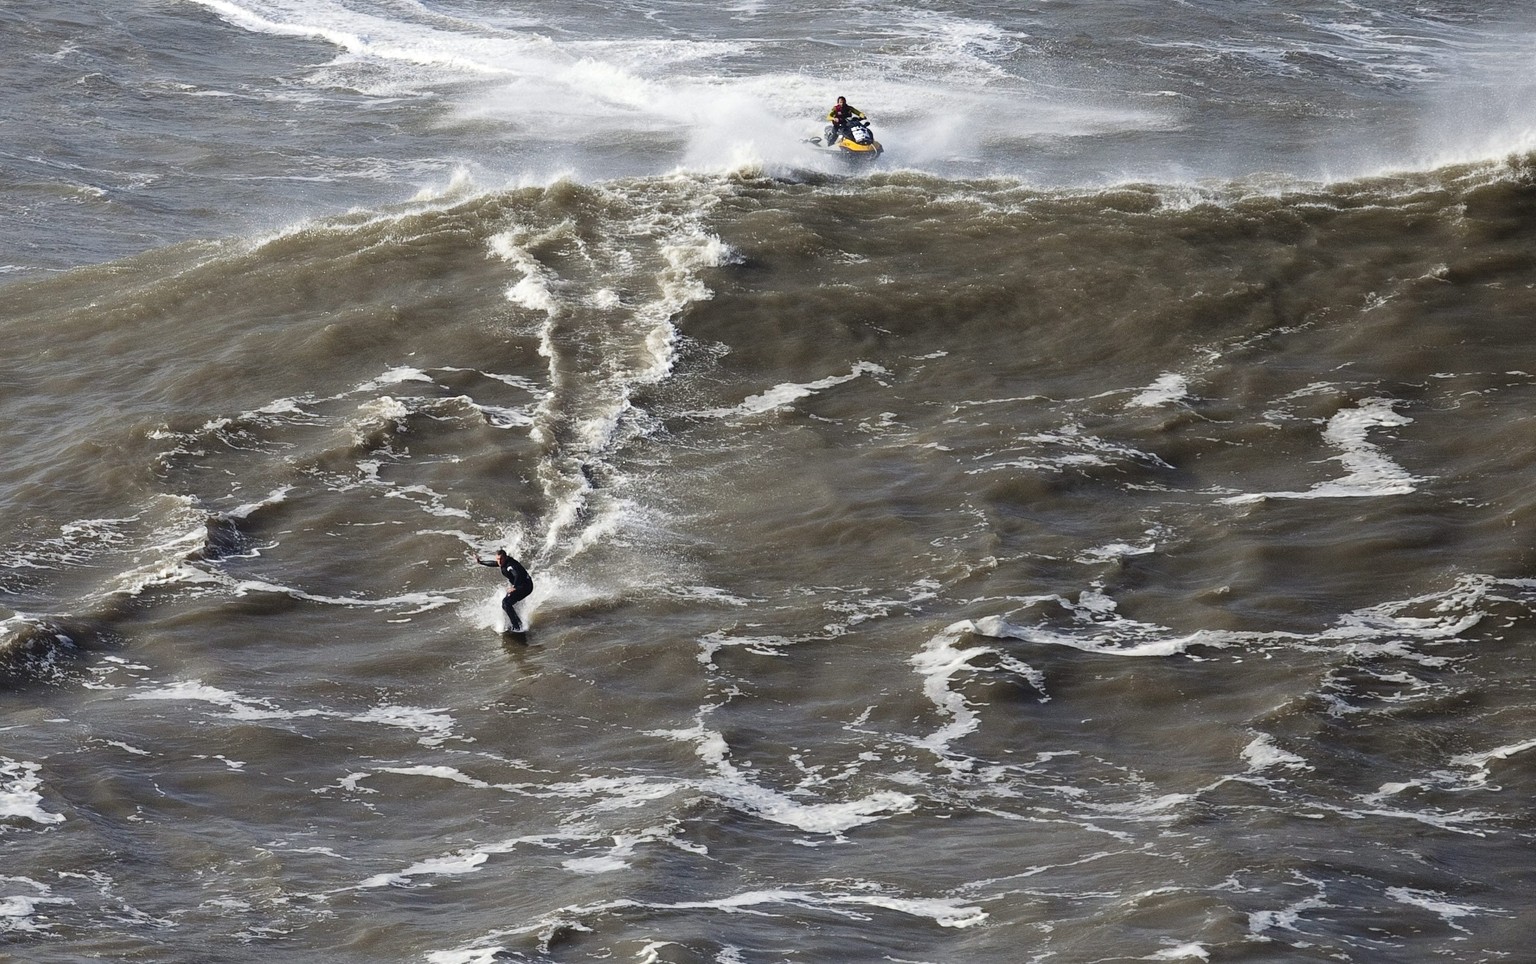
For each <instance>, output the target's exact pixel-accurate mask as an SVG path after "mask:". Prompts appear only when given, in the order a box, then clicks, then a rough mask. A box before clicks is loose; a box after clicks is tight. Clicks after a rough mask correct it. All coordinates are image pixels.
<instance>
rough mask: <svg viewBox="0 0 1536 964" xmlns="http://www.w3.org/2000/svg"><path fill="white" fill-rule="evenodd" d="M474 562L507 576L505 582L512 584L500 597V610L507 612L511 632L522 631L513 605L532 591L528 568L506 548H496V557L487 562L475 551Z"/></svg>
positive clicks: (531, 580)
mask: <svg viewBox="0 0 1536 964" xmlns="http://www.w3.org/2000/svg"><path fill="white" fill-rule="evenodd" d="M475 562H477V563H479V564H480V565H482V566H491V567H492V568H495V569H500V570H501V574H502V575H503V576H506V577H507V582H510V583H511V584H512V585H510V586H508V587H507V594H506V595H505V596H503V597H501V608H502V611H503V612H505V613H506V614H507V619H508V620H510V621H511V623H512V632H514V633H520V632H522V631H523V621H522V620H521V619H519V618H518V617H517V610H516V609H514V608H513V607H514V606H516V605H517V604H518V603H520V602H522V601H523V600H524V599H527V598H528V594H529V593H531V592H533V577H532V576H530V575H528V570H527V569H525V568H523V564H522V563H520V562H518V561H517V560H516V559H513V558H512V557H511V556H509V555H507V550H505V549H497V550H496V558H495V559H492V560H490V561H489V562H487V561H486V560H484V559H481V558H480V553H478V552H477V553H475Z"/></svg>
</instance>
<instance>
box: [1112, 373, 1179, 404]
mask: <svg viewBox="0 0 1536 964" xmlns="http://www.w3.org/2000/svg"><path fill="white" fill-rule="evenodd" d="M1188 396H1189V379H1187V378H1185V377H1184V376H1183V375H1178V374H1174V373H1172V372H1169V373H1167V374H1164V375H1162V376H1160V377H1159V378H1158V379H1157V381H1155V382H1153V383H1152V384H1151V385H1150V386H1149V387H1147V388H1145V389H1142V391H1141V392H1140V393H1139V394H1138V395H1137V396H1136V397H1135V398H1132V399H1131V400H1130V401H1129V402H1126V403H1125V407H1126V408H1161V407H1163V406H1165V405H1173V404H1175V403H1177V402H1181V401H1183V400H1184V399H1185V398H1187V397H1188Z"/></svg>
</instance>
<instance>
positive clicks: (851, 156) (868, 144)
mask: <svg viewBox="0 0 1536 964" xmlns="http://www.w3.org/2000/svg"><path fill="white" fill-rule="evenodd" d="M810 142H811V143H812V144H815V145H816V146H817V147H820V148H823V149H824V150H825V151H826V152H827V153H831V154H836V155H838V156H839V157H843V158H847V159H848V160H851V161H873V160H874V159H875V158H877V157H879V156H880V155H881V154H883V153H885V148H883V147H881V146H880V142H879V141H877V140H875V132H874V131H872V130H870V127H869V121H868V120H867V119H865V118H863V117H855V118H852V119H850V120H849V121H848V122H847V123H846V124H844V125H843V128H842V130H841V131H840V130H838V128H837V125H835V124H828V125H827V129H826V130H825V131H823V132H822V135H821V136H820V137H813V138H811V141H810Z"/></svg>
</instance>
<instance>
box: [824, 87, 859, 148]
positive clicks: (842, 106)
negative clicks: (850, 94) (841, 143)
mask: <svg viewBox="0 0 1536 964" xmlns="http://www.w3.org/2000/svg"><path fill="white" fill-rule="evenodd" d="M855 119H857V120H868V118H866V117H865V116H864V112H863V111H861V110H859V109H858V108H857V107H855V106H853V105H852V104H850V103H848V98H846V97H839V98H838V99H837V103H835V104H833V105H832V109H831V110H829V111H827V120H828V121H830V122H831V124H832V130H833V132H834V133H836V134H837V136H838V137H846V138H848V139H849V140H852V139H853V131H852V130H851V129H850V128H849V126H848V124H849V121H852V120H855Z"/></svg>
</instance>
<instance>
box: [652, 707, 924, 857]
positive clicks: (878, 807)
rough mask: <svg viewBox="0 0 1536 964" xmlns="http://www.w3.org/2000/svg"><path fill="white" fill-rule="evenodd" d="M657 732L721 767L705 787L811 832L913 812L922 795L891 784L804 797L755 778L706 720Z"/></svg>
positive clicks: (746, 808)
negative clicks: (833, 796) (835, 797)
mask: <svg viewBox="0 0 1536 964" xmlns="http://www.w3.org/2000/svg"><path fill="white" fill-rule="evenodd" d="M654 735H657V736H665V737H670V738H671V739H674V740H679V741H684V742H692V743H693V744H694V746H695V752H696V753H697V754H698V756H699V759H700V760H702V761H704V763H705V764H707V765H708V766H709V767H710V768H711V769H712V770H714V772H715V776H714V777H713V778H710V779H706V780H704V781H702V782H701V783H700V784H699V788H700V789H701V790H703V791H705V792H707V793H710V794H711V795H713V796H715V797H717V798H718V799H720V800H721V801H722V802H724V803H725V804H727V805H728V806H731V807H734V808H736V809H738V810H741V811H743V812H745V813H750V814H753V815H754V816H758V817H761V818H763V819H764V820H768V821H771V822H773V823H778V824H783V825H784V826H788V827H794V828H796V829H799V830H804V831H806V832H808V833H819V834H827V835H831V836H841V835H842V834H843V833H845V832H847V831H849V830H852V829H854V828H855V827H860V826H863V825H864V824H867V823H873V822H874V821H876V820H880V819H883V818H885V817H886V816H887V815H890V814H895V813H906V812H909V811H911V810H912V809H914V808H915V807H916V806H917V801H916V800H914V799H913V798H912V797H910V796H908V795H907V794H904V793H897V792H895V791H890V790H878V791H875V792H874V793H871V794H869V795H868V796H865V797H863V798H860V799H856V800H849V801H846V802H842V803H802V802H801V801H800V800H797V799H794V798H792V797H790V796H789V795H788V794H786V793H783V792H781V791H778V790H773V789H770V788H768V787H764V786H761V785H759V784H757V783H754V782H753V781H752V780H751V778H750V777H749V776H748V775H747V774H746V772H744V771H743V770H742V769H740V768H739V767H737V766H736V765H735V764H734V763H732V762H731V759H730V747H729V745H728V744H727V743H726V741H725V737H724V736H722V735H721V734H720V733H718V732H716V731H714V730H710V729H707V728H706V727H705V726H704V724H703V723H702V722H700V723H699V724H698V725H697V726H695V727H693V728H692V729H688V730H669V731H660V732H657V733H655V734H654Z"/></svg>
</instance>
